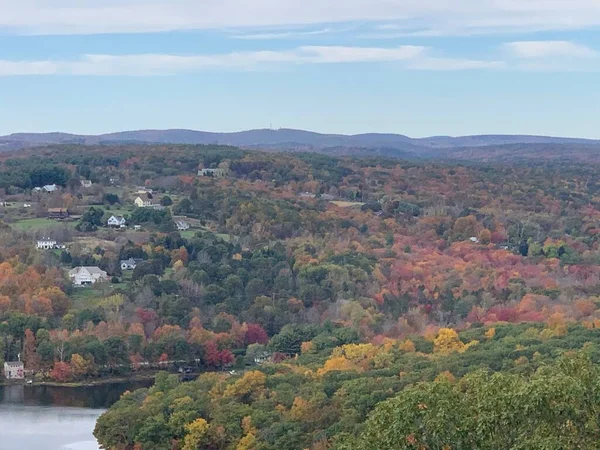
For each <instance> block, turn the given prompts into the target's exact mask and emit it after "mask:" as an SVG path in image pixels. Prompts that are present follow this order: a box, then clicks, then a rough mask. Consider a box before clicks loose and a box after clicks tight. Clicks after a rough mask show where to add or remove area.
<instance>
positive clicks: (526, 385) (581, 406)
mask: <svg viewBox="0 0 600 450" xmlns="http://www.w3.org/2000/svg"><path fill="white" fill-rule="evenodd" d="M557 330H558V331H557ZM599 331H600V330H598V329H592V330H588V329H586V328H584V327H581V326H579V325H577V326H572V327H568V330H567V329H565V330H559V329H558V328H556V327H542V326H530V325H523V326H497V327H492V328H476V329H473V330H469V331H468V332H465V333H463V334H460V335H457V334H456V333H454V332H452V331H451V330H447V329H441V330H439V332H438V333H437V334H436V335H434V336H432V337H431V338H428V339H423V338H415V339H414V340H404V341H385V342H383V343H381V344H378V345H373V344H355V343H350V344H343V341H341V342H340V341H339V339H336V338H335V337H334V336H335V334H336V333H337V331H336V329H329V330H328V329H326V328H325V329H322V330H321V331H319V332H318V334H317V335H316V336H314V337H312V339H310V340H308V341H305V342H303V343H302V345H301V350H300V351H301V356H300V357H299V358H297V359H294V360H286V361H285V362H283V363H279V364H277V363H275V362H272V363H270V364H267V365H263V366H257V367H254V368H249V369H248V370H247V371H245V372H243V373H241V374H240V375H238V376H228V375H224V374H215V373H209V374H205V375H202V376H201V377H200V378H199V379H198V380H197V381H194V382H189V383H180V382H179V381H178V379H177V377H176V376H170V375H167V374H163V375H160V376H159V377H158V378H157V380H156V384H155V385H154V387H152V388H151V389H142V390H139V391H135V392H133V393H128V394H126V395H124V396H123V397H122V398H121V400H119V402H117V403H116V404H115V405H114V406H113V407H112V408H111V409H110V410H109V411H108V412H107V413H105V414H104V415H103V416H102V417H101V418H100V419H99V421H98V424H97V426H96V431H95V435H96V437H97V438H98V440H99V442H100V443H101V444H102V445H104V446H106V447H110V448H127V447H133V446H135V445H138V446H140V447H142V448H146V447H148V448H157V449H160V448H165V449H166V448H182V449H188V448H222V449H239V448H261V449H265V450H268V449H277V448H290V449H291V448H294V449H296V448H297V449H302V448H310V449H319V450H320V449H326V448H334V449H351V448H364V449H372V448H381V449H388V448H389V449H396V448H406V449H412V448H419V447H420V446H426V447H427V448H444V446H447V447H450V448H486V449H487V448H489V449H492V448H498V447H499V446H500V447H501V446H503V445H506V444H507V443H508V445H510V448H521V447H520V445H521V444H523V445H524V447H522V448H540V449H541V448H565V447H566V448H570V447H571V445H574V448H590V449H591V448H594V445H595V442H596V439H597V438H598V431H597V427H596V425H597V424H598V420H599V419H600V417H599V416H598V414H597V412H596V410H597V405H598V401H599V399H598V398H596V391H595V384H594V383H597V381H598V377H599V375H600V374H599V373H598V369H597V366H595V364H594V363H597V362H598V361H600V353H599V350H600V348H599V347H598V345H597V344H595V343H592V342H595V340H596V339H597V338H598V332H599ZM305 338H310V336H305ZM278 339H279V337H278V336H275V337H274V338H273V339H271V343H270V344H269V345H271V346H272V345H274V342H276V341H277V340H278ZM582 347H583V348H584V350H582ZM570 350H576V351H578V352H580V353H578V354H577V355H574V356H565V357H563V358H562V359H560V361H559V362H558V363H554V360H555V358H556V355H557V354H560V353H562V352H565V351H570ZM469 372H471V373H469ZM463 377H464V378H463ZM421 383H423V384H421ZM398 393H399V394H398ZM386 400H387V401H386ZM499 429H502V430H506V431H505V432H503V433H501V434H498V433H497V430H499ZM249 443H251V445H249ZM569 443H570V444H569ZM246 445H249V446H248V447H245V446H246ZM545 445H546V446H545ZM547 445H550V447H548V446H547ZM563 445H564V446H563Z"/></svg>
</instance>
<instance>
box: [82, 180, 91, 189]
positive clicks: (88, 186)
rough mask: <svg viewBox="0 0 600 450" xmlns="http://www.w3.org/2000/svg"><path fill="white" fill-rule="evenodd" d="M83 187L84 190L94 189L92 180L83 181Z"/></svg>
mask: <svg viewBox="0 0 600 450" xmlns="http://www.w3.org/2000/svg"><path fill="white" fill-rule="evenodd" d="M81 185H82V186H83V187H84V188H91V187H92V182H91V181H90V180H81Z"/></svg>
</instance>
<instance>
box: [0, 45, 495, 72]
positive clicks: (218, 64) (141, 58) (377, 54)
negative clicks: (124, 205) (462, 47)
mask: <svg viewBox="0 0 600 450" xmlns="http://www.w3.org/2000/svg"><path fill="white" fill-rule="evenodd" d="M430 53H431V52H430V49H428V48H426V47H418V46H400V47H392V48H379V47H341V46H303V47H297V48H295V49H291V50H285V51H255V52H234V53H225V54H217V55H191V56H181V55H168V54H139V55H84V56H82V57H81V58H79V59H77V60H48V61H6V60H5V61H2V60H0V76H18V75H95V76H159V75H175V74H182V73H194V72H199V71H202V70H211V69H219V70H256V69H270V68H274V67H280V66H285V65H290V64H291V65H299V64H342V63H344V64H351V63H384V62H396V63H398V64H400V65H399V67H400V68H404V69H407V70H471V69H498V68H502V67H503V64H502V63H500V62H494V61H491V62H488V61H474V60H463V59H456V60H455V59H451V58H445V59H442V58H436V57H433V56H430Z"/></svg>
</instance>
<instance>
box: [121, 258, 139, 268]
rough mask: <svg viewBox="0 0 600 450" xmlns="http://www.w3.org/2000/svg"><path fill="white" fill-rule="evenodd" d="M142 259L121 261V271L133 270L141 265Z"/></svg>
mask: <svg viewBox="0 0 600 450" xmlns="http://www.w3.org/2000/svg"><path fill="white" fill-rule="evenodd" d="M142 261H143V259H138V258H129V259H122V260H121V270H135V268H136V267H137V265H138V264H139V263H141V262H142Z"/></svg>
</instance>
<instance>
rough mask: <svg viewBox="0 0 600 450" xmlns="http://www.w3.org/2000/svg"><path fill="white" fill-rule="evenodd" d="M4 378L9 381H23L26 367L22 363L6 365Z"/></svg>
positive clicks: (6, 363) (7, 363) (13, 362)
mask: <svg viewBox="0 0 600 450" xmlns="http://www.w3.org/2000/svg"><path fill="white" fill-rule="evenodd" d="M4 377H5V378H6V379H7V380H22V379H24V378H25V365H24V364H23V362H21V361H11V362H5V363H4Z"/></svg>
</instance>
